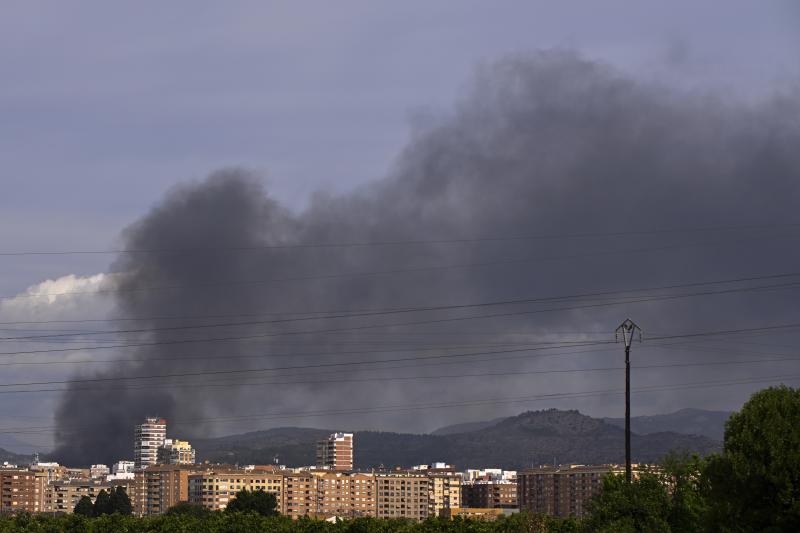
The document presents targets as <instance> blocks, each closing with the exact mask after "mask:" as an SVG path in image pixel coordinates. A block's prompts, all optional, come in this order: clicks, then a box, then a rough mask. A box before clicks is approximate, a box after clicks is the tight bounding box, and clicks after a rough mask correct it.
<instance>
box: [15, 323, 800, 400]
mask: <svg viewBox="0 0 800 533" xmlns="http://www.w3.org/2000/svg"><path fill="white" fill-rule="evenodd" d="M796 327H800V324H782V325H772V326H762V327H757V328H737V329H730V330H718V331H707V332H696V333H685V334H679V335H664V336H660V337H652V338H650V340H653V341H658V340H671V339H686V338H696V337H703V336H720V335H730V334H740V333H745V332H754V331H774V330H777V329H787V328H796ZM607 344H613V341H593V342H573V343H563V344H560V345H556V344H554V345H552V346H537V347H528V348H514V349H509V350H496V351H486V352H470V353H460V354H439V355H425V356H417V357H400V358H391V359H380V360H368V361H339V362H333V363H316V364H305V365H293V366H283V367H268V368H256V369H235V370H233V369H226V370H209V371H199V372H178V373H169V374H151V375H144V376H115V377H97V378H83V379H71V380H51V381H35V382H23V383H0V388H6V387H27V386H34V385H67V384H75V383H97V382H125V381H138V380H145V379H163V378H175V377H196V376H208V375H235V374H254V373H261V372H275V371H282V370H306V369H312V368H335V367H350V366H356V365H375V364H383V363H393V362H402V361H420V360H431V359H449V358H461V357H471V356H475V355H494V354H507V353H519V352H531V351H541V350H548V349H557V348H571V347H581V346H600V345H607Z"/></svg>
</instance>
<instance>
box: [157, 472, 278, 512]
mask: <svg viewBox="0 0 800 533" xmlns="http://www.w3.org/2000/svg"><path fill="white" fill-rule="evenodd" d="M148 470H149V469H148ZM186 487H187V490H186V500H184V501H189V502H190V503H193V504H196V505H202V506H203V507H205V508H207V509H211V510H212V511H221V510H223V509H225V507H227V506H228V503H229V502H230V501H231V500H233V499H234V498H235V496H236V493H237V492H239V491H240V490H248V491H259V490H263V491H264V492H269V493H271V494H274V495H275V497H276V499H277V501H278V511H280V512H281V513H283V514H285V513H286V504H285V501H284V475H283V474H282V473H280V472H276V470H275V469H273V468H270V467H265V468H252V469H247V470H242V469H236V468H230V467H218V468H211V469H208V470H206V471H204V472H192V473H189V474H188V475H187V485H186Z"/></svg>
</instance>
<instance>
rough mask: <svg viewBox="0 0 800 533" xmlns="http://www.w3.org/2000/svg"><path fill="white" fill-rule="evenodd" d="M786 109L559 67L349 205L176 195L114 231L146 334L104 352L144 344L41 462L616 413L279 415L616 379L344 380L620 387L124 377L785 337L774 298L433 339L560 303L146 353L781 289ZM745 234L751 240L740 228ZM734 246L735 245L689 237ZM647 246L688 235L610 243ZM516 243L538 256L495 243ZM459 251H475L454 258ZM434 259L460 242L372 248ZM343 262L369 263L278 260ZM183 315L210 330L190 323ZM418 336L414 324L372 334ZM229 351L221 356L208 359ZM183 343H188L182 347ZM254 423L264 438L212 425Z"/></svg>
mask: <svg viewBox="0 0 800 533" xmlns="http://www.w3.org/2000/svg"><path fill="white" fill-rule="evenodd" d="M798 103H799V102H798V98H797V95H796V94H793V93H792V94H784V95H781V96H779V97H775V98H772V99H770V100H769V101H766V102H761V103H742V102H732V101H727V100H725V99H724V98H722V97H717V96H714V95H710V94H697V93H687V92H681V91H677V90H673V89H670V88H667V87H664V86H659V85H655V84H652V83H648V82H642V81H638V80H637V79H635V78H632V77H630V76H627V75H624V74H623V73H620V72H618V71H616V70H615V69H613V68H611V67H609V66H606V65H603V64H598V63H595V62H592V61H588V60H586V59H584V58H581V57H578V56H576V55H575V54H572V53H570V52H564V51H553V52H543V53H538V54H534V55H531V56H525V57H515V58H511V59H507V60H504V61H501V62H499V63H497V64H494V65H492V66H489V67H486V68H484V69H483V70H481V71H479V73H478V74H477V76H476V80H475V83H474V84H473V86H472V88H471V89H470V91H469V93H468V94H466V95H465V96H464V97H463V98H462V99H461V100H460V101H459V102H458V103H457V105H456V106H455V109H454V111H453V112H452V113H450V114H449V115H448V116H447V117H444V118H441V119H438V120H436V121H435V122H436V123H435V124H433V125H431V126H429V127H427V128H425V129H423V130H420V131H415V132H414V134H413V137H412V139H411V140H410V142H409V144H408V146H407V147H406V148H405V149H404V150H403V151H402V153H401V154H400V155H399V157H398V158H397V160H396V161H395V163H394V165H393V167H392V169H391V170H390V172H389V175H388V176H387V177H386V178H384V179H383V180H381V181H378V182H376V183H374V184H372V185H369V186H367V187H363V188H360V189H359V190H357V191H355V192H353V193H350V194H346V195H342V196H326V195H318V196H316V197H315V198H314V199H313V200H312V202H311V204H310V206H309V207H308V208H307V209H306V210H304V211H303V212H301V213H299V214H298V213H294V212H292V211H290V210H288V209H286V208H285V207H282V206H281V205H280V204H279V203H278V202H276V201H275V200H274V199H272V198H270V196H269V195H268V193H267V192H266V191H265V190H264V189H263V186H262V184H261V182H260V181H259V180H258V178H257V177H254V176H252V175H250V174H248V173H247V172H245V171H241V170H235V169H234V170H224V171H220V172H217V173H215V174H213V175H212V176H211V177H209V178H208V179H207V180H205V181H203V182H200V183H191V184H187V185H184V186H181V187H178V188H176V189H174V190H173V191H172V192H171V193H169V194H168V195H167V197H166V198H165V199H164V200H163V201H161V202H160V203H159V204H158V205H157V206H156V207H154V208H153V209H152V210H151V211H150V212H149V213H148V214H147V215H146V216H144V217H143V218H142V219H141V220H139V221H138V222H136V223H135V224H133V225H132V226H130V227H129V228H128V229H126V230H125V232H124V234H123V239H124V242H125V246H126V248H127V250H129V251H130V252H131V253H125V254H121V255H120V256H119V258H118V259H117V260H116V262H115V263H114V265H113V268H112V270H113V271H115V272H120V273H121V274H120V275H121V281H120V284H119V292H118V293H117V295H118V300H117V304H118V311H119V315H120V317H128V318H144V319H146V320H140V321H136V322H123V323H122V324H125V327H124V329H149V330H150V331H149V332H138V333H136V332H131V333H128V334H126V335H125V337H124V340H125V341H130V343H139V344H141V343H150V345H147V346H139V347H134V348H125V349H120V350H119V357H120V358H125V359H131V358H136V359H138V360H137V361H135V362H131V361H125V362H122V361H121V362H120V363H119V364H118V365H116V366H115V367H114V368H113V369H111V370H108V371H104V372H99V373H98V374H96V377H100V378H113V379H112V380H111V381H105V382H101V383H102V386H100V385H97V384H88V385H87V384H86V383H74V384H73V385H72V386H71V387H70V389H69V390H68V392H66V393H65V394H64V398H63V402H62V404H61V406H60V408H59V410H58V413H57V420H58V432H57V440H58V449H57V451H56V453H55V456H56V457H57V458H58V459H59V460H61V461H63V462H65V463H67V464H87V463H90V462H111V461H114V460H118V459H121V458H126V457H130V456H131V454H132V431H133V425H134V424H135V423H136V422H137V421H139V420H140V419H141V418H142V417H144V416H146V415H159V416H164V417H166V418H167V419H168V420H169V421H170V429H169V433H170V434H171V436H176V437H186V438H199V437H202V436H206V435H210V434H213V433H216V434H224V433H231V432H238V431H245V430H251V429H260V428H264V427H270V426H277V425H287V424H296V425H301V424H304V425H313V426H317V427H328V428H332V429H336V428H343V427H348V428H383V429H393V430H404V431H424V430H430V429H432V428H434V427H436V426H437V425H438V424H442V423H445V422H449V421H452V422H456V421H461V420H469V419H480V418H484V417H486V418H489V417H492V416H498V415H501V414H508V413H513V412H518V411H519V410H521V409H522V408H527V407H534V408H535V407H553V406H555V407H562V406H570V407H580V408H582V409H587V410H589V411H590V412H592V413H593V414H600V415H603V414H605V415H618V414H619V413H620V412H621V405H620V400H619V397H613V396H610V397H595V398H589V399H585V400H562V401H553V402H550V403H541V402H540V403H528V404H524V403H521V404H514V405H508V404H502V405H497V404H494V405H492V404H488V405H482V406H480V405H479V406H464V407H461V408H460V409H444V410H436V409H430V410H423V411H406V412H403V411H387V412H363V413H354V414H338V415H335V414H330V415H326V416H316V417H302V416H300V414H301V413H308V412H314V411H331V410H344V409H352V408H355V407H360V408H363V407H378V406H381V405H398V404H412V403H418V404H425V403H431V402H461V401H469V400H474V399H481V398H498V397H509V396H520V395H526V394H527V395H531V394H538V393H550V392H574V391H585V390H595V389H608V388H615V387H619V386H620V385H621V384H622V383H621V379H620V374H619V372H602V371H595V372H585V373H572V374H569V373H564V374H559V375H535V374H527V375H524V374H520V375H519V376H516V377H514V376H511V377H509V376H506V377H480V376H476V377H473V378H444V377H440V378H438V379H415V380H406V381H369V380H368V378H370V377H378V376H383V377H385V376H387V375H392V376H395V377H401V376H434V377H435V376H443V375H445V376H446V375H453V374H456V375H457V374H464V373H481V372H483V373H485V372H487V371H493V372H499V371H503V370H505V371H518V372H524V371H530V370H535V369H539V370H544V369H553V368H559V369H575V368H598V367H601V368H602V367H608V366H615V365H617V366H618V365H619V363H620V361H619V358H620V355H619V352H618V351H614V352H608V351H605V350H604V349H600V348H598V349H597V350H594V351H591V352H589V353H582V354H572V355H565V356H563V357H533V356H532V355H533V354H529V355H531V356H530V357H521V356H520V355H521V354H516V358H509V357H505V358H503V357H500V356H497V357H496V358H495V359H494V360H488V357H486V356H484V357H483V359H482V360H480V361H475V359H480V358H477V357H476V358H472V359H469V358H462V359H458V358H455V359H451V360H446V359H445V360H438V361H437V360H433V362H436V363H437V364H436V365H434V364H431V361H430V360H426V361H425V363H424V364H423V363H422V362H420V363H418V364H413V363H393V364H391V365H388V366H390V367H391V370H383V371H380V370H377V368H378V367H375V366H372V367H370V366H368V365H367V366H360V367H355V366H354V367H341V368H321V369H320V368H317V369H304V370H301V369H296V370H283V371H275V372H260V373H252V374H248V375H241V374H238V375H225V374H217V375H205V376H199V377H197V376H195V377H181V376H174V377H169V378H159V379H147V380H125V379H124V378H130V377H134V376H148V375H159V374H180V373H186V372H201V371H228V370H242V369H263V368H267V367H286V366H302V365H314V364H320V363H331V362H347V361H361V360H378V359H396V358H402V357H409V356H414V355H432V354H446V353H463V352H480V351H487V350H498V348H497V347H498V346H506V345H509V344H520V343H526V342H527V343H532V342H541V341H542V340H550V341H552V340H560V339H569V340H575V339H591V340H596V339H613V333H612V332H613V329H614V328H615V327H616V325H617V324H618V323H619V322H621V321H622V319H624V318H625V317H626V316H627V315H631V316H633V317H635V318H636V320H637V321H638V322H639V323H640V324H641V325H642V326H643V327H644V328H645V331H646V334H650V335H654V334H656V335H657V334H664V333H667V334H668V333H672V332H686V331H701V330H708V329H714V328H722V329H726V328H731V327H736V326H750V325H761V324H770V323H778V322H784V321H787V322H788V321H791V320H793V319H794V320H795V321H796V320H797V312H796V307H797V304H796V295H797V292H796V291H794V290H793V289H792V288H782V289H780V290H777V289H770V290H760V291H752V292H744V293H741V292H739V293H729V294H720V295H709V296H704V297H693V298H684V299H675V300H669V301H647V302H640V303H630V304H627V305H617V306H610V307H584V308H582V309H574V308H573V309H571V310H564V311H560V312H540V313H533V314H524V315H520V314H517V315H512V316H507V317H496V318H482V319H473V320H465V321H453V322H437V320H440V319H444V318H452V317H466V316H469V315H485V314H491V313H503V312H506V313H508V312H515V311H531V310H536V309H547V308H553V307H559V306H563V307H575V305H568V304H570V303H575V302H561V303H558V302H547V303H541V304H528V305H514V306H503V307H500V308H490V309H480V308H478V309H464V310H458V311H447V312H444V311H437V312H424V313H423V312H416V313H407V314H401V315H396V316H393V315H378V316H368V317H364V316H361V317H352V318H336V319H332V318H329V319H325V320H307V321H302V322H283V323H270V324H252V323H251V324H249V325H239V326H225V327H213V328H207V329H192V330H180V329H171V330H170V329H164V328H169V327H173V326H180V325H198V324H217V323H221V322H231V321H240V322H244V321H251V322H252V321H255V320H272V319H280V318H291V317H300V316H305V317H307V316H309V315H308V313H315V312H318V313H335V314H338V313H342V312H349V311H369V310H381V309H391V308H409V307H421V306H430V305H446V304H462V303H474V302H485V301H493V300H507V299H516V298H526V297H538V296H558V295H568V294H576V293H584V292H592V291H597V290H621V289H625V288H629V287H652V286H660V285H667V284H673V283H681V282H689V281H708V280H716V279H723V278H736V277H741V276H748V275H760V274H771V273H779V272H791V271H794V270H798V266H799V265H800V262H798V259H799V257H798V256H799V255H800V254H799V253H798V246H797V236H798V229H797V228H794V227H789V226H785V224H787V223H796V222H800V216H798V213H797V211H798V205H800V188H799V187H800V150H798V147H800V121H799V120H798V118H799V117H800V114H798ZM308 156H309V157H313V154H309V155H308ZM337 172H340V173H341V172H342V170H341V169H337ZM769 224H772V225H774V226H772V227H769V228H766V227H764V225H769ZM734 225H735V226H752V225H758V226H760V227H756V228H752V227H751V228H740V229H736V230H732V229H728V230H719V229H717V230H711V229H700V228H713V227H718V226H734ZM669 228H695V229H694V230H692V231H683V232H664V233H642V234H626V235H619V234H616V235H614V234H609V233H613V232H624V231H632V230H656V229H669ZM597 234H603V235H597ZM536 235H539V236H541V238H526V239H514V238H512V237H516V236H536ZM482 236H486V237H498V239H495V240H484V241H479V242H475V241H469V239H472V238H475V237H482ZM458 239H466V240H465V241H463V242H457V241H456V242H435V243H434V242H428V243H419V242H417V243H406V244H397V241H445V240H450V241H452V240H458ZM367 242H383V243H387V244H384V245H373V246H330V247H319V246H316V247H292V245H297V244H304V243H305V244H309V243H314V244H326V243H367ZM391 243H394V244H391ZM678 292H680V291H678ZM683 292H690V291H687V290H684V291H683ZM639 294H640V295H641V294H642V293H639ZM644 295H645V296H646V295H652V294H651V293H644ZM599 301H602V300H598V299H594V300H591V301H588V300H582V301H581V302H580V303H582V304H586V303H598V302H599ZM198 316H199V317H204V316H207V317H218V318H204V319H197V318H192V317H198ZM426 320H429V321H430V324H415V325H406V326H399V325H395V326H385V327H372V326H376V325H380V324H384V325H390V324H397V323H399V322H410V321H411V322H413V321H416V322H420V321H426ZM363 326H370V327H363ZM362 327H363V328H362ZM154 328H159V329H157V330H154ZM348 328H349V329H348ZM354 328H362V329H354ZM331 330H338V331H331ZM303 332H305V333H303ZM309 332H311V333H309ZM231 337H237V338H238V340H209V339H212V338H216V339H219V338H229V339H230V338H231ZM241 337H249V338H241ZM189 340H193V341H196V342H192V343H189V342H182V341H189ZM750 340H751V341H752V339H750ZM153 343H161V344H153ZM731 348H732V347H731V346H730V345H728V348H727V349H731ZM740 348H741V346H740ZM422 349H426V350H427V351H421V350H422ZM714 349H716V350H717V351H714ZM725 350H726V348H725V346H722V345H719V344H718V345H713V344H708V343H705V344H704V343H703V342H702V341H697V342H696V343H693V344H690V345H683V346H678V347H675V346H673V349H672V350H671V351H669V350H667V349H661V350H659V349H657V348H656V347H654V346H653V345H652V344H651V345H648V344H647V342H645V343H644V344H642V345H641V346H637V348H635V352H634V353H635V354H637V355H636V357H638V358H639V359H637V362H638V361H642V362H644V363H658V362H670V361H689V362H691V361H695V360H714V359H719V358H720V357H725V356H726V355H725V353H723V352H725ZM534 353H535V352H534ZM731 353H732V352H728V353H727V355H728V356H729V357H734V355H731ZM523 355H524V354H523ZM190 357H191V358H190ZM203 357H205V358H203ZM781 365H783V366H781ZM399 367H403V368H399ZM787 368H789V367H787V366H785V364H784V363H773V364H765V365H760V366H755V367H754V366H752V365H751V366H747V365H744V366H739V367H737V366H730V367H707V368H703V367H694V368H692V369H690V370H687V369H686V368H674V369H670V368H663V369H659V370H648V371H645V370H642V371H640V372H639V373H638V374H637V375H636V379H637V383H638V384H641V385H648V384H660V383H673V382H686V381H692V380H694V381H697V380H702V379H714V378H721V377H732V378H733V377H737V376H745V377H746V376H751V375H761V374H763V375H769V374H776V373H781V372H788V370H787ZM82 377H91V375H89V376H82ZM344 378H347V379H363V380H362V381H357V382H354V381H350V382H344V381H342V380H343V379H344ZM310 381H318V383H309V382H310ZM265 382H269V383H270V384H264V383H265ZM298 382H299V383H298ZM187 384H192V386H186V385H187ZM742 387H743V388H740V389H735V388H731V387H728V388H708V389H707V390H702V389H701V390H697V389H695V390H691V391H684V392H677V393H676V392H667V393H663V394H650V395H642V396H641V399H640V400H638V403H637V405H636V407H635V409H637V410H641V411H640V412H645V411H647V410H665V409H669V408H673V407H680V406H684V405H687V404H688V405H696V406H701V407H702V406H709V407H728V408H733V407H736V405H738V404H739V403H740V402H741V401H742V400H743V399H744V396H743V394H744V393H745V392H746V390H748V389H747V388H746V387H747V386H742ZM87 388H90V389H91V390H84V389H87ZM637 398H638V397H637ZM268 413H273V414H275V413H277V414H281V413H283V414H286V416H285V417H283V418H276V417H274V416H273V417H272V418H265V417H262V418H252V419H244V420H239V421H235V420H234V421H232V420H230V419H226V417H235V416H245V415H256V414H261V415H263V414H268ZM634 414H636V413H634Z"/></svg>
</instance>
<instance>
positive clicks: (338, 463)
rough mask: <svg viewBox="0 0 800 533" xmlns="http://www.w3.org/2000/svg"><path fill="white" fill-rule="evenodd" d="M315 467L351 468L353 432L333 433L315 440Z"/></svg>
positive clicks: (331, 468)
mask: <svg viewBox="0 0 800 533" xmlns="http://www.w3.org/2000/svg"><path fill="white" fill-rule="evenodd" d="M317 468H326V469H329V470H352V469H353V434H352V433H334V434H332V435H331V436H330V437H328V438H327V439H323V440H321V441H318V442H317Z"/></svg>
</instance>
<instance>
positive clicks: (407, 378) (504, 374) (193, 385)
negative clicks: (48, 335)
mask: <svg viewBox="0 0 800 533" xmlns="http://www.w3.org/2000/svg"><path fill="white" fill-rule="evenodd" d="M579 353H588V352H579ZM553 355H564V354H553ZM796 361H800V356H796V357H781V358H759V359H750V360H737V361H707V362H692V363H663V364H653V365H635V366H634V368H635V369H637V370H648V369H665V368H693V367H705V366H713V367H717V366H737V365H749V364H761V363H776V362H796ZM481 362H483V361H481ZM395 368H398V367H395ZM399 368H410V367H399ZM381 370H383V369H381ZM618 370H624V367H620V366H614V367H599V368H566V369H550V370H514V371H509V372H479V373H471V374H444V375H441V374H440V375H413V376H388V377H387V376H377V377H376V376H371V377H364V378H342V379H324V380H302V381H296V380H295V381H285V380H283V381H259V382H238V381H237V382H221V383H218V382H210V383H202V382H194V383H163V384H148V385H146V386H138V387H137V386H133V387H130V386H124V387H117V388H115V390H141V389H148V390H151V389H163V388H165V389H175V388H178V389H180V388H192V389H201V390H202V389H209V388H227V387H231V386H235V387H254V386H257V387H261V386H264V385H270V386H291V385H326V384H330V383H373V382H398V381H417V380H422V381H425V380H431V379H433V380H439V379H448V380H449V379H464V378H480V377H500V378H502V377H517V376H526V375H549V374H582V373H592V372H610V371H618ZM323 374H324V373H323ZM67 390H69V391H70V392H75V391H83V392H93V391H97V390H104V389H101V388H96V387H95V388H93V387H84V388H77V389H76V388H69V389H64V388H61V389H33V390H20V391H3V390H0V394H27V393H42V392H63V391H67Z"/></svg>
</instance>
